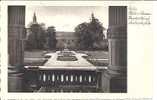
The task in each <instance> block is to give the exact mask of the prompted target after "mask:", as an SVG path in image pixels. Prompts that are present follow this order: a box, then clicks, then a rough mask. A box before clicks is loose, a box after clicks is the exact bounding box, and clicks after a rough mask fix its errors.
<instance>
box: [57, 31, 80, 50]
mask: <svg viewBox="0 0 157 100" xmlns="http://www.w3.org/2000/svg"><path fill="white" fill-rule="evenodd" d="M56 40H57V42H56V48H57V49H64V48H68V49H77V41H78V37H77V36H76V35H75V33H74V32H59V31H58V32H56Z"/></svg>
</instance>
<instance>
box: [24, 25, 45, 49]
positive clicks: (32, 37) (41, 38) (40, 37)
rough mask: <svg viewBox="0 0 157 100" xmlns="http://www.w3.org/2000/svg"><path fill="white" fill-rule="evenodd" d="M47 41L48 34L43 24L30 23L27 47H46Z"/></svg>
mask: <svg viewBox="0 0 157 100" xmlns="http://www.w3.org/2000/svg"><path fill="white" fill-rule="evenodd" d="M45 43H46V34H45V30H44V29H43V24H42V25H40V24H37V23H36V24H30V28H29V35H28V38H27V41H26V49H27V50H33V49H44V47H45Z"/></svg>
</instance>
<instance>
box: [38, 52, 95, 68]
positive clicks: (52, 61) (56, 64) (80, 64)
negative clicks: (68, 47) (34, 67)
mask: <svg viewBox="0 0 157 100" xmlns="http://www.w3.org/2000/svg"><path fill="white" fill-rule="evenodd" d="M68 52H69V51H68ZM70 52H72V53H73V54H74V56H75V57H76V58H77V60H76V61H59V60H57V57H58V54H60V53H61V51H56V52H55V53H48V54H46V56H51V57H50V58H49V60H48V61H47V62H46V63H45V64H44V66H40V67H39V68H41V69H73V70H77V69H85V70H87V69H89V70H95V69H96V66H94V65H93V64H91V63H89V62H88V61H87V60H86V59H85V58H83V57H82V56H87V55H86V54H82V53H76V52H75V51H70Z"/></svg>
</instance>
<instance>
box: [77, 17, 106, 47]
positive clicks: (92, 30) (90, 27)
mask: <svg viewBox="0 0 157 100" xmlns="http://www.w3.org/2000/svg"><path fill="white" fill-rule="evenodd" d="M103 30H104V27H103V26H102V24H101V23H100V22H99V20H98V19H96V18H95V17H94V14H92V16H91V21H90V22H89V23H86V22H84V23H81V24H79V25H78V26H76V28H75V33H76V35H77V36H78V45H79V47H80V49H93V48H97V47H98V46H99V44H100V43H101V41H102V40H103V37H104V35H103Z"/></svg>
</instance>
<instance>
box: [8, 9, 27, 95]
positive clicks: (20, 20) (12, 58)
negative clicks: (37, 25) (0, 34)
mask: <svg viewBox="0 0 157 100" xmlns="http://www.w3.org/2000/svg"><path fill="white" fill-rule="evenodd" d="M24 37H25V6H8V55H9V67H8V68H9V70H8V91H9V92H20V91H22V88H23V73H22V72H21V70H20V69H22V68H23V61H24Z"/></svg>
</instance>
